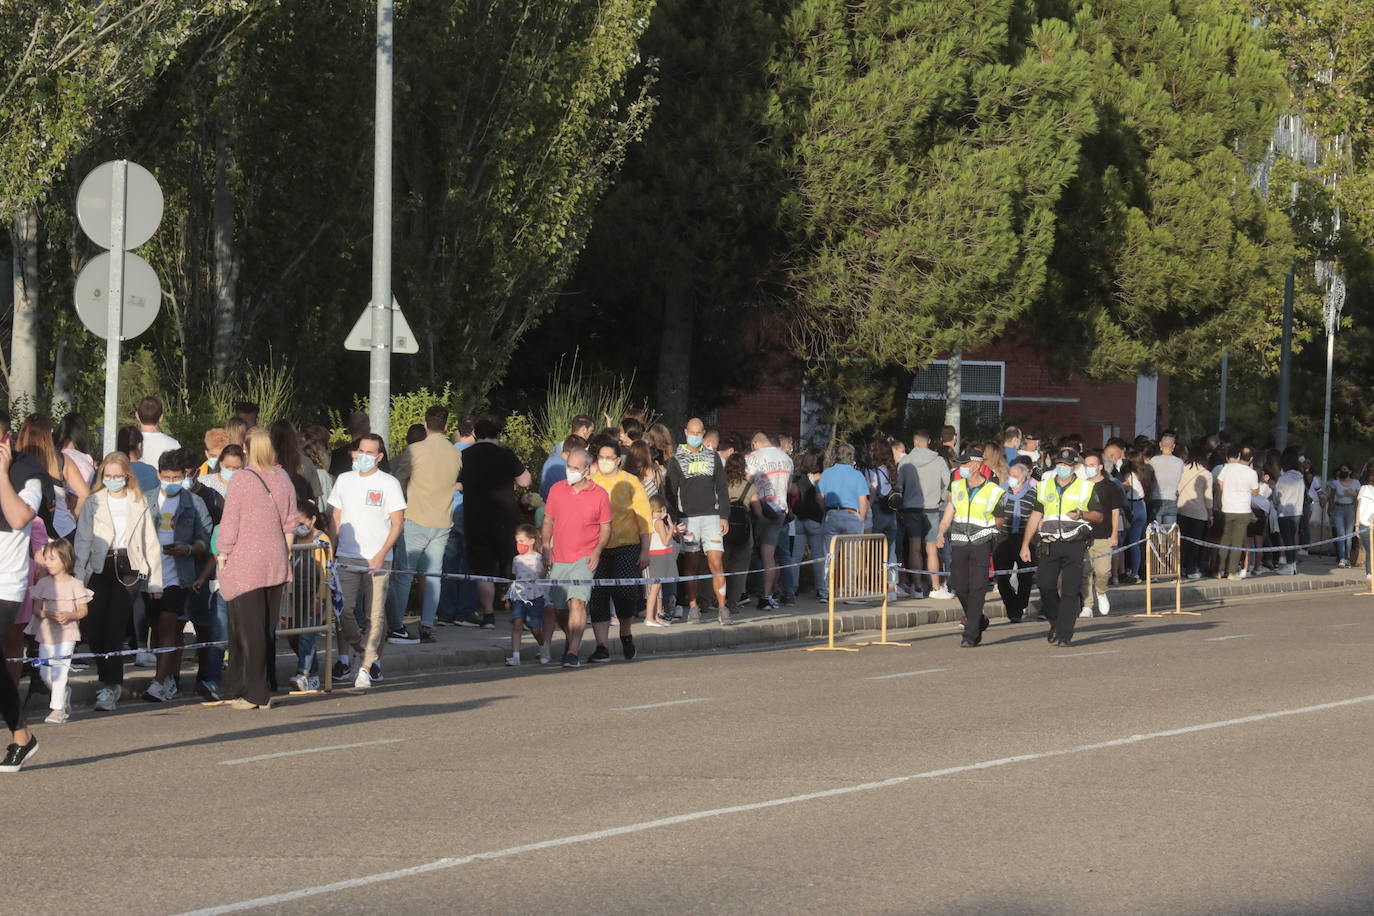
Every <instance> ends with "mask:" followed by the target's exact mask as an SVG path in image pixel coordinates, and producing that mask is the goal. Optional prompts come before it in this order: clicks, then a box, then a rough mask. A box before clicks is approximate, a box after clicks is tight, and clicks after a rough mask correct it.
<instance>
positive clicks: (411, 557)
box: [387, 521, 449, 629]
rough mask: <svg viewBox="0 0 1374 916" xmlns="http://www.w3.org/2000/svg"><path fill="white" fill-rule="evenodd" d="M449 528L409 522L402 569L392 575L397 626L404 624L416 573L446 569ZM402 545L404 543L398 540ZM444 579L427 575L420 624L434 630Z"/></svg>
mask: <svg viewBox="0 0 1374 916" xmlns="http://www.w3.org/2000/svg"><path fill="white" fill-rule="evenodd" d="M448 540H449V529H448V528H426V527H425V526H424V525H417V524H415V523H414V522H412V521H407V522H406V524H405V552H404V554H403V556H402V557H401V562H400V563H399V564H397V565H398V566H399V567H400V568H399V569H397V570H396V571H395V572H393V573H392V574H391V594H390V595H389V596H388V598H387V607H388V609H389V611H388V615H387V617H388V621H387V622H388V623H389V624H390V625H391V627H392V628H393V629H397V628H399V627H400V626H401V622H402V620H403V619H404V617H405V611H406V603H407V600H408V599H409V598H410V583H411V580H412V579H414V578H415V575H414V574H415V573H416V572H435V573H437V572H441V571H442V570H443V568H444V551H445V549H446V548H447V547H448ZM397 544H398V545H399V544H400V542H399V541H398V542H397ZM442 589H443V580H442V579H440V578H438V577H436V576H425V582H424V596H425V597H424V603H423V604H422V605H421V606H420V626H422V627H424V628H426V629H431V628H433V626H434V615H435V613H436V612H437V611H438V609H439V594H440V591H441V590H442Z"/></svg>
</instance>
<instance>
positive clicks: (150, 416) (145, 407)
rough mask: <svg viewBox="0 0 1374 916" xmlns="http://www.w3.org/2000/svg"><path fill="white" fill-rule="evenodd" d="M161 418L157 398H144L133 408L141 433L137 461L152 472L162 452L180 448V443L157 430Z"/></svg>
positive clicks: (161, 414)
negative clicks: (141, 449)
mask: <svg viewBox="0 0 1374 916" xmlns="http://www.w3.org/2000/svg"><path fill="white" fill-rule="evenodd" d="M162 417H163V410H162V402H161V401H159V400H158V399H157V398H153V397H148V398H144V399H143V400H141V401H139V402H138V406H137V407H135V408H134V419H136V420H138V429H139V432H141V433H143V452H142V454H141V455H140V456H139V459H138V460H140V461H142V462H144V463H146V464H149V465H151V466H152V467H153V469H154V471H156V470H157V466H158V459H159V458H161V457H162V453H163V452H170V451H172V450H173V449H178V448H181V443H180V442H178V441H177V440H175V439H173V438H172V437H171V436H169V435H167V434H166V433H164V432H162V431H161V430H160V429H158V425H159V424H160V423H161V422H162Z"/></svg>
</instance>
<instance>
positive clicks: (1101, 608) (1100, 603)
mask: <svg viewBox="0 0 1374 916" xmlns="http://www.w3.org/2000/svg"><path fill="white" fill-rule="evenodd" d="M1111 612H1112V603H1111V602H1110V601H1108V600H1107V596H1106V595H1098V596H1097V613H1099V614H1101V615H1102V616H1103V617H1106V616H1107V615H1108V614H1110V613H1111Z"/></svg>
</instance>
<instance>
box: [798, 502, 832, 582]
mask: <svg viewBox="0 0 1374 916" xmlns="http://www.w3.org/2000/svg"><path fill="white" fill-rule="evenodd" d="M797 524H798V525H800V526H801V545H800V547H801V549H800V550H798V551H797V555H796V559H798V560H800V559H801V558H802V557H803V555H805V554H810V556H807V557H806V559H808V560H821V559H824V558H825V534H824V524H823V523H822V522H813V521H809V520H805V519H797ZM800 572H801V571H800V570H798V573H800ZM811 581H813V582H815V583H816V591H821V590H822V589H823V588H824V584H825V571H824V568H823V565H822V564H813V565H812V566H811Z"/></svg>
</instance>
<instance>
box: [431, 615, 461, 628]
mask: <svg viewBox="0 0 1374 916" xmlns="http://www.w3.org/2000/svg"><path fill="white" fill-rule="evenodd" d="M434 625H435V626H436V627H456V626H458V621H456V620H445V619H444V618H442V617H436V618H434Z"/></svg>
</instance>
